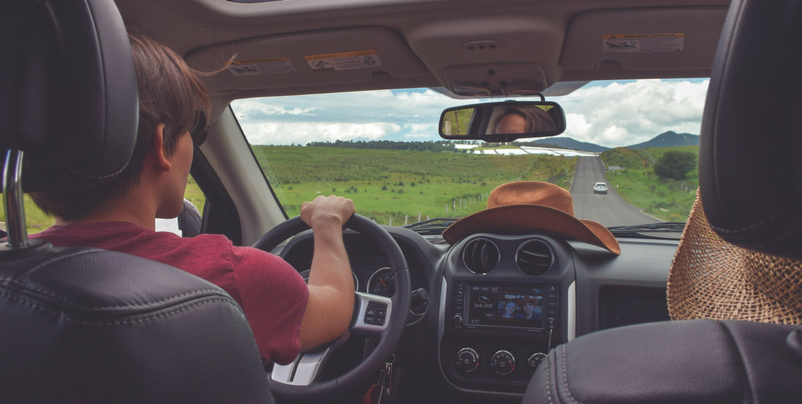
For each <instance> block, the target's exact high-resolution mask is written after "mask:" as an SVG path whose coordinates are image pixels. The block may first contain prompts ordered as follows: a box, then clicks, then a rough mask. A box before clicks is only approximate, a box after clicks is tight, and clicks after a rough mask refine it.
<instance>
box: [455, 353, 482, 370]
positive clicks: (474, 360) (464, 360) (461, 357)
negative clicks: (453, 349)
mask: <svg viewBox="0 0 802 404" xmlns="http://www.w3.org/2000/svg"><path fill="white" fill-rule="evenodd" d="M457 367H458V368H460V369H461V370H462V371H463V372H465V373H470V372H473V371H474V370H476V368H478V367H479V354H478V353H477V352H476V351H475V350H473V349H472V348H462V349H460V350H459V352H457Z"/></svg>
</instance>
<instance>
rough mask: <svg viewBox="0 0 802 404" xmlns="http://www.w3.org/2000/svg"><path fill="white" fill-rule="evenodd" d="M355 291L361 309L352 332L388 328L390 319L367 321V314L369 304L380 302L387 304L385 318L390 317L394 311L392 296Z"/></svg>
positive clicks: (378, 331) (370, 332) (375, 333)
mask: <svg viewBox="0 0 802 404" xmlns="http://www.w3.org/2000/svg"><path fill="white" fill-rule="evenodd" d="M400 269H403V268H400ZM355 293H356V304H358V305H359V309H358V311H357V313H358V314H357V316H356V321H355V323H354V326H353V327H351V332H352V333H354V334H356V333H359V334H362V335H378V334H381V333H382V332H383V331H384V330H385V329H386V328H387V323H388V321H384V323H383V324H381V325H378V324H368V323H366V322H365V315H366V312H367V310H368V305H370V304H378V305H384V306H386V307H387V309H386V310H387V313H386V314H385V316H384V318H385V319H389V318H390V314H391V313H392V312H393V301H392V300H390V298H388V297H384V296H379V295H371V294H369V293H362V292H355Z"/></svg>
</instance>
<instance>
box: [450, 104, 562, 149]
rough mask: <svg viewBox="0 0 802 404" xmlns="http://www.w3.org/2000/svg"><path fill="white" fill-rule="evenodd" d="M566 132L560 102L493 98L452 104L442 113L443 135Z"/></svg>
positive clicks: (490, 138) (509, 137) (501, 138)
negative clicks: (472, 102) (495, 100)
mask: <svg viewBox="0 0 802 404" xmlns="http://www.w3.org/2000/svg"><path fill="white" fill-rule="evenodd" d="M563 132H565V112H564V111H563V109H562V107H560V105H559V104H557V103H556V102H546V101H539V102H535V101H526V102H519V101H505V102H489V103H484V104H474V105H465V106H461V107H454V108H449V109H446V110H445V111H443V114H442V115H440V137H442V138H443V139H461V140H467V139H478V140H484V141H486V142H511V141H513V140H516V139H521V138H532V137H547V136H556V135H559V134H561V133H563Z"/></svg>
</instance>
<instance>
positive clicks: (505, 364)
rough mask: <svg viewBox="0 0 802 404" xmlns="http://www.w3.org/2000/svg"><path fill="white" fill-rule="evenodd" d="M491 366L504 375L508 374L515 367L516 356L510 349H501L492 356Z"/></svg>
mask: <svg viewBox="0 0 802 404" xmlns="http://www.w3.org/2000/svg"><path fill="white" fill-rule="evenodd" d="M490 367H491V368H493V370H494V371H495V372H496V373H498V374H500V375H502V376H505V375H508V374H510V373H512V371H513V370H514V369H515V356H513V354H512V353H510V351H505V350H503V349H502V350H499V351H496V353H494V354H493V357H492V358H490Z"/></svg>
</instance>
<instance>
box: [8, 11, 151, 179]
mask: <svg viewBox="0 0 802 404" xmlns="http://www.w3.org/2000/svg"><path fill="white" fill-rule="evenodd" d="M0 54H1V55H3V56H2V57H0V152H1V153H2V156H0V163H2V162H4V161H5V154H6V153H5V150H7V149H15V150H22V151H24V152H25V157H24V163H25V164H24V169H23V176H22V180H23V189H24V191H25V192H32V191H34V192H35V191H56V190H63V189H73V188H77V187H83V186H88V185H95V184H98V183H101V182H104V181H107V180H109V179H111V178H113V177H114V176H115V175H116V174H118V173H119V172H120V171H121V170H122V169H123V168H125V166H126V165H127V164H128V160H129V159H130V157H131V153H132V152H133V148H134V143H135V140H136V129H137V122H138V114H139V111H138V94H137V86H136V71H135V69H134V63H133V59H132V57H131V49H130V45H129V43H128V36H127V34H126V30H125V25H124V24H123V21H122V18H121V17H120V13H119V11H118V10H117V7H116V5H115V4H114V2H113V1H112V0H3V1H2V6H0Z"/></svg>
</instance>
